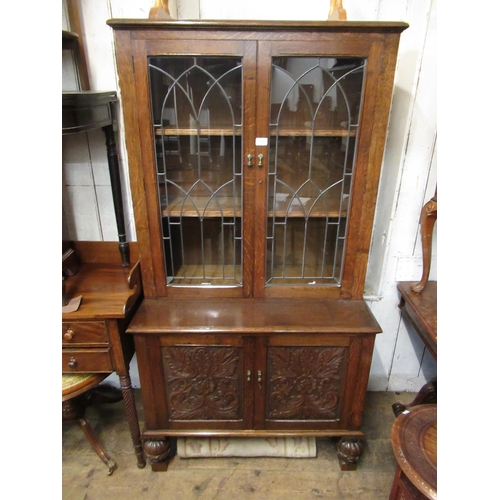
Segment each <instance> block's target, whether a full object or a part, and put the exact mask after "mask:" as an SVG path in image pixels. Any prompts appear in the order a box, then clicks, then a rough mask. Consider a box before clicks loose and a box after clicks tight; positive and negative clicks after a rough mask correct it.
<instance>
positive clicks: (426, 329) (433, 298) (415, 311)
mask: <svg viewBox="0 0 500 500" xmlns="http://www.w3.org/2000/svg"><path fill="white" fill-rule="evenodd" d="M412 285H413V282H411V281H401V282H399V283H398V291H399V293H400V295H401V300H400V302H399V308H400V309H401V311H402V313H403V315H404V316H405V317H406V318H407V319H408V320H409V322H410V323H411V324H412V326H413V328H415V330H416V332H417V333H418V335H419V336H420V338H421V339H422V341H423V342H424V344H425V346H426V347H427V349H429V352H430V353H431V355H432V357H433V358H434V359H435V360H436V361H437V281H429V282H428V283H427V284H426V286H425V288H424V289H423V290H422V291H421V292H414V291H413V290H412ZM427 403H437V380H436V379H433V380H431V381H430V382H428V383H427V384H425V385H424V386H423V387H422V389H420V391H419V393H418V394H417V396H416V398H415V399H414V400H413V401H412V402H411V403H410V404H409V405H406V406H405V405H403V404H401V403H394V404H393V405H392V409H393V411H394V414H395V415H396V416H397V415H399V414H400V413H401V412H402V411H404V410H405V409H407V408H410V407H412V406H416V405H418V404H427Z"/></svg>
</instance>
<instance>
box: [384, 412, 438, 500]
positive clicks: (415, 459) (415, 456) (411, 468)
mask: <svg viewBox="0 0 500 500" xmlns="http://www.w3.org/2000/svg"><path fill="white" fill-rule="evenodd" d="M391 441H392V449H393V450H394V454H395V456H396V460H397V461H398V464H399V466H400V467H401V470H402V471H403V473H404V474H405V475H406V477H407V478H408V479H409V480H410V481H411V482H412V484H413V485H414V486H415V487H416V488H418V490H419V491H420V492H422V493H423V494H424V495H426V496H427V497H428V498H430V499H432V500H434V499H437V405H430V404H429V405H418V406H414V407H412V408H411V409H410V410H406V411H404V412H403V413H401V415H399V416H398V418H396V420H395V422H394V425H393V426H392V433H391Z"/></svg>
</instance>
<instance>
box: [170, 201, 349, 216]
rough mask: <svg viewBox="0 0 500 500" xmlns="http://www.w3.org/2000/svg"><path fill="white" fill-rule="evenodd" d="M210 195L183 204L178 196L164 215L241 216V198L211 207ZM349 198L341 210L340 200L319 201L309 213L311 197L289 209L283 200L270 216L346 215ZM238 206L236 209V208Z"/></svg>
mask: <svg viewBox="0 0 500 500" xmlns="http://www.w3.org/2000/svg"><path fill="white" fill-rule="evenodd" d="M209 199H210V198H209V197H208V196H195V197H191V198H190V199H189V200H188V201H185V203H184V206H183V201H184V198H182V197H180V196H179V197H177V198H175V199H174V200H173V201H172V202H171V203H169V204H168V206H166V207H164V208H163V210H162V216H163V217H167V216H170V217H180V216H181V215H182V217H200V216H202V217H241V213H242V211H241V205H242V204H241V199H239V198H236V199H233V198H223V199H218V200H215V198H214V199H213V201H211V202H210V207H208V208H206V205H207V203H208V201H209ZM348 200H349V199H348V198H345V199H344V202H343V204H342V211H339V203H338V200H335V202H333V201H330V202H329V203H327V206H326V207H325V205H324V204H323V203H317V204H316V206H315V208H314V210H313V211H312V212H311V213H309V210H310V208H311V204H312V200H311V199H302V202H303V205H304V207H303V208H302V206H301V205H300V204H299V203H298V202H297V204H295V203H294V204H292V206H291V207H290V209H289V210H288V212H287V209H288V201H287V200H285V201H281V202H277V203H276V210H275V211H272V210H270V211H268V214H267V216H268V217H273V216H275V217H289V218H290V217H292V218H303V217H305V216H308V217H312V218H324V217H327V216H328V217H339V216H340V217H346V216H347V208H348ZM235 208H236V210H235Z"/></svg>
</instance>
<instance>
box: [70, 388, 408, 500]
mask: <svg viewBox="0 0 500 500" xmlns="http://www.w3.org/2000/svg"><path fill="white" fill-rule="evenodd" d="M414 397H415V394H410V393H402V394H395V393H391V392H369V393H368V396H367V402H366V407H365V408H366V409H365V417H364V425H363V430H364V432H365V434H366V436H367V441H366V443H365V449H364V452H363V455H362V457H361V459H360V461H359V464H358V468H357V470H356V471H354V472H341V470H340V466H339V463H338V460H337V455H336V449H335V442H334V440H332V439H318V440H317V448H318V453H317V457H316V458H312V459H311V458H309V459H300V458H299V459H291V458H244V459H243V458H213V459H204V458H197V459H181V458H179V457H178V456H175V457H174V458H173V459H172V460H171V461H170V464H169V468H168V471H167V472H152V471H151V467H150V466H149V465H148V466H147V467H146V468H145V469H139V468H137V466H136V459H135V455H134V453H133V448H132V444H131V440H130V434H129V432H128V426H127V423H126V420H125V409H124V405H123V402H119V403H115V404H111V405H102V406H100V407H95V408H94V407H90V408H89V409H88V410H87V417H88V418H89V420H90V423H91V424H92V426H93V427H94V429H95V430H96V432H97V434H98V436H99V438H100V439H101V441H102V443H103V445H104V447H105V448H106V450H107V452H108V453H109V455H110V456H111V457H112V458H113V459H114V460H115V461H116V462H117V464H118V468H117V470H116V471H115V472H114V473H113V475H111V476H108V475H107V467H106V466H105V465H104V463H103V462H102V461H101V460H100V459H99V457H98V456H97V455H96V453H95V452H94V451H93V449H92V448H91V446H90V444H89V443H88V442H87V441H86V439H85V436H84V435H83V432H82V431H81V430H80V429H79V428H78V426H77V425H76V424H75V425H63V435H62V442H63V449H62V498H63V500H107V499H112V500H128V499H130V500H132V499H134V500H135V499H141V500H142V499H144V500H149V499H155V500H160V499H168V500H191V499H193V500H195V499H200V500H201V499H210V500H226V499H231V500H246V499H249V498H252V499H259V500H261V499H264V500H267V499H270V500H275V499H276V500H281V499H286V500H302V499H320V498H321V499H336V500H354V499H356V500H378V499H381V500H382V499H384V500H386V499H388V498H389V493H390V490H391V485H392V479H393V476H394V470H395V465H396V461H395V459H394V456H393V452H392V447H391V442H390V433H391V427H392V424H393V422H394V415H393V413H392V408H391V405H392V403H394V402H396V401H400V402H402V403H409V402H410V401H412V400H413V398H414ZM136 401H137V407H138V412H139V420H140V422H141V426H142V403H141V397H140V393H139V391H137V392H136Z"/></svg>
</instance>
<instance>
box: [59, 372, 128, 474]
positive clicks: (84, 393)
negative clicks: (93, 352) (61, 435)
mask: <svg viewBox="0 0 500 500" xmlns="http://www.w3.org/2000/svg"><path fill="white" fill-rule="evenodd" d="M107 377H108V374H64V373H63V375H62V420H63V423H68V422H76V423H78V425H79V426H80V429H82V431H83V433H84V434H85V437H86V438H87V440H88V442H89V443H90V444H91V446H92V448H93V449H94V451H95V452H96V453H97V454H98V455H99V458H100V459H101V460H102V461H103V462H104V463H105V464H106V465H107V466H108V476H111V474H113V472H114V471H115V470H116V468H117V464H116V462H115V461H114V460H113V459H112V458H111V457H110V456H109V455H108V453H107V452H106V450H105V449H104V447H103V446H102V444H101V442H100V441H99V439H98V438H97V435H96V434H95V432H94V429H93V428H92V426H91V425H90V422H89V421H88V419H87V417H86V416H85V410H86V408H87V406H88V405H89V404H91V402H92V399H93V398H92V396H90V395H89V394H90V393H91V392H92V391H93V390H94V389H95V388H96V387H97V385H98V384H100V383H101V382H102V381H103V380H105V379H106V378H107ZM118 392H119V391H118ZM122 399H123V397H122V395H121V393H120V395H119V397H115V398H113V397H106V398H105V399H104V402H108V403H111V402H116V401H121V400H122Z"/></svg>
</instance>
